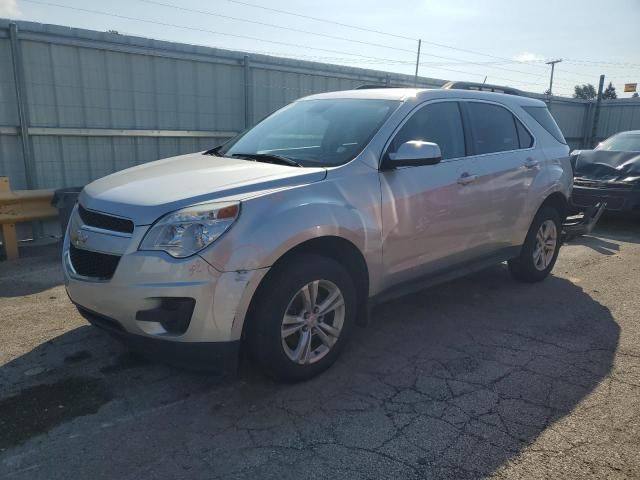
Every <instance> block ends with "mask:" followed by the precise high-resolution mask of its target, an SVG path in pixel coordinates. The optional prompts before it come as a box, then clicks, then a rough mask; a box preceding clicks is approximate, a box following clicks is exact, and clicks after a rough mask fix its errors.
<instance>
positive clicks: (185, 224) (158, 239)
mask: <svg viewBox="0 0 640 480" xmlns="http://www.w3.org/2000/svg"><path fill="white" fill-rule="evenodd" d="M239 213H240V202H224V203H223V202H220V203H208V204H203V205H196V206H193V207H188V208H184V209H182V210H178V211H177V212H173V213H169V214H167V215H165V216H164V217H162V218H160V220H158V221H157V222H156V223H154V224H153V225H152V226H151V228H150V229H149V231H148V232H147V234H146V235H145V236H144V238H143V239H142V242H140V247H139V248H138V249H139V250H162V251H164V252H167V253H168V254H169V255H171V256H172V257H176V258H184V257H188V256H190V255H193V254H194V253H197V252H199V251H200V250H202V249H203V248H205V247H207V246H209V245H211V244H212V243H213V242H215V240H216V239H217V238H218V237H219V236H220V235H222V234H223V233H224V232H225V231H226V230H227V229H228V228H229V227H230V226H231V225H232V224H233V222H235V220H236V218H238V214H239Z"/></svg>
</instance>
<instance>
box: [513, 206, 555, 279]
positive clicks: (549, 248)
mask: <svg viewBox="0 0 640 480" xmlns="http://www.w3.org/2000/svg"><path fill="white" fill-rule="evenodd" d="M561 231H562V225H561V221H560V215H559V214H558V211H557V210H556V209H554V208H551V207H542V208H541V209H540V210H539V211H538V213H537V214H536V216H535V217H534V219H533V222H532V223H531V227H530V228H529V232H528V233H527V238H526V239H525V242H524V245H523V246H522V250H521V251H520V256H519V257H517V258H514V259H512V260H509V270H510V272H511V274H512V275H513V277H514V278H516V279H517V280H520V281H522V282H539V281H541V280H544V279H545V278H546V277H547V275H549V272H551V270H552V269H553V266H554V265H555V263H556V259H557V258H558V252H559V251H560V244H561V241H560V234H561Z"/></svg>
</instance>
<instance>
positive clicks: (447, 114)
mask: <svg viewBox="0 0 640 480" xmlns="http://www.w3.org/2000/svg"><path fill="white" fill-rule="evenodd" d="M411 140H423V141H425V142H434V143H437V144H438V146H439V147H440V151H441V152H442V158H443V159H447V158H458V157H464V156H465V147H464V131H463V130H462V118H461V116H460V109H459V108H458V104H457V103H455V102H440V103H433V104H431V105H427V106H425V107H422V108H421V109H420V110H418V111H417V112H416V113H415V114H414V115H413V116H412V117H411V118H409V120H408V121H407V123H405V124H404V125H403V126H402V128H401V129H400V131H399V132H398V133H397V134H396V136H395V138H394V139H393V141H392V142H391V146H390V148H389V151H390V152H395V151H396V150H397V149H398V147H400V145H402V144H403V143H405V142H409V141H411Z"/></svg>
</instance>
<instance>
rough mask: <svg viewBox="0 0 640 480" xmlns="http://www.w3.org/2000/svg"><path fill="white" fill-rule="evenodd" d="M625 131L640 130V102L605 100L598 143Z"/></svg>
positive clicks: (598, 130)
mask: <svg viewBox="0 0 640 480" xmlns="http://www.w3.org/2000/svg"><path fill="white" fill-rule="evenodd" d="M624 130H640V100H636V101H627V100H622V101H621V100H603V102H602V107H601V110H600V118H599V120H598V129H597V131H596V139H597V140H598V141H601V140H604V139H605V138H607V137H610V136H611V135H613V134H614V133H617V132H620V131H624Z"/></svg>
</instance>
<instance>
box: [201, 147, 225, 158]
mask: <svg viewBox="0 0 640 480" xmlns="http://www.w3.org/2000/svg"><path fill="white" fill-rule="evenodd" d="M221 148H222V145H218V146H217V147H216V148H212V149H211V150H207V151H206V152H204V154H205V155H215V156H216V157H222V156H223V155H222V154H221V153H220V149H221Z"/></svg>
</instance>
